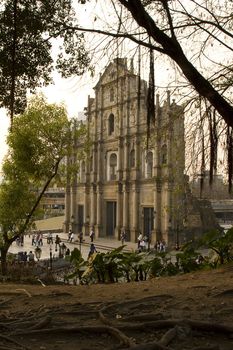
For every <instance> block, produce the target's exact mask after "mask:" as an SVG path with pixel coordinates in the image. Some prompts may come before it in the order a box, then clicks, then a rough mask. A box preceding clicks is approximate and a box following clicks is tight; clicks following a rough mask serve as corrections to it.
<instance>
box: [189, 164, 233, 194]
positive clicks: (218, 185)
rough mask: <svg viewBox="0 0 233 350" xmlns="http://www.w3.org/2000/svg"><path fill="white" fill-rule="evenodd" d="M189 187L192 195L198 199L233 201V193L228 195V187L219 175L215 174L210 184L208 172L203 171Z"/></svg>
mask: <svg viewBox="0 0 233 350" xmlns="http://www.w3.org/2000/svg"><path fill="white" fill-rule="evenodd" d="M201 183H202V186H201ZM190 186H191V190H192V193H193V195H195V196H196V197H197V198H200V199H214V200H223V199H233V193H229V191H228V185H227V184H226V183H225V182H224V181H223V176H222V175H221V174H215V175H214V176H213V182H212V184H210V172H209V171H205V172H204V174H199V175H198V176H197V178H196V179H195V180H193V181H192V183H190Z"/></svg>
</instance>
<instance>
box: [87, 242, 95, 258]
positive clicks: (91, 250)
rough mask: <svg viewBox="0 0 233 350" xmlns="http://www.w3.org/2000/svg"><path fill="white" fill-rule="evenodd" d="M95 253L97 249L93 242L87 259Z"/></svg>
mask: <svg viewBox="0 0 233 350" xmlns="http://www.w3.org/2000/svg"><path fill="white" fill-rule="evenodd" d="M94 253H97V250H96V247H95V245H94V243H91V245H90V250H89V253H88V258H87V259H89V258H90V257H91V256H92V255H93V254H94Z"/></svg>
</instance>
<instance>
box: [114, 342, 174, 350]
mask: <svg viewBox="0 0 233 350" xmlns="http://www.w3.org/2000/svg"><path fill="white" fill-rule="evenodd" d="M129 349H132V350H173V349H172V348H171V347H169V348H168V347H167V346H164V345H162V344H159V342H151V343H144V344H138V345H135V346H131V347H130V348H129ZM120 350H124V349H120Z"/></svg>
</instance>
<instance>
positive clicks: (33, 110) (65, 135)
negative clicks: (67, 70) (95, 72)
mask: <svg viewBox="0 0 233 350" xmlns="http://www.w3.org/2000/svg"><path fill="white" fill-rule="evenodd" d="M70 126H71V122H70V121H69V120H68V118H67V113H66V110H65V108H64V106H62V105H55V104H48V103H47V102H46V100H45V98H44V97H43V96H37V97H34V98H33V99H32V100H31V101H30V103H29V104H28V107H27V108H26V110H25V112H24V113H23V114H21V115H18V116H17V117H16V118H15V122H14V127H13V128H12V131H11V133H10V134H9V135H8V139H7V142H8V146H9V151H8V156H7V158H6V160H5V162H4V164H3V175H4V178H3V181H2V183H1V185H0V227H1V233H0V249H1V253H2V264H4V261H5V260H4V257H5V255H6V252H7V250H8V249H9V246H10V245H11V243H12V242H13V241H15V240H16V238H17V237H19V236H20V235H22V234H24V233H25V232H26V231H27V230H28V229H29V228H30V227H31V225H32V224H33V220H34V217H35V214H36V210H37V209H38V204H39V202H40V200H41V198H42V196H43V194H44V192H45V191H46V189H47V187H48V186H49V185H50V183H51V181H52V180H53V179H55V178H56V176H58V175H59V169H60V167H61V163H62V160H63V159H64V157H65V156H66V155H67V154H68V153H69V152H70V150H71V148H70V147H71V142H72V141H71V130H70Z"/></svg>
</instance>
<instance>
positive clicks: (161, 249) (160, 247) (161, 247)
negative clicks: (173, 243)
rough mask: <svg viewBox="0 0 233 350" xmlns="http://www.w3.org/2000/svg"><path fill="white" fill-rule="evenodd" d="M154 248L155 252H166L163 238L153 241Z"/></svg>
mask: <svg viewBox="0 0 233 350" xmlns="http://www.w3.org/2000/svg"><path fill="white" fill-rule="evenodd" d="M154 248H155V250H156V251H157V252H159V253H161V252H166V243H165V241H164V240H162V241H157V242H155V245H154Z"/></svg>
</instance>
